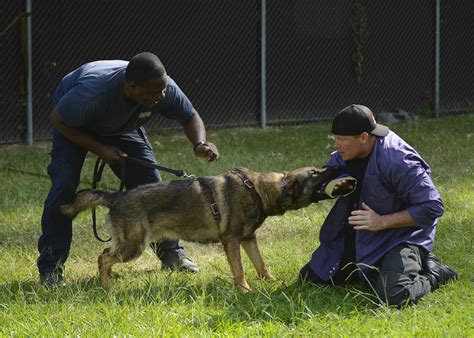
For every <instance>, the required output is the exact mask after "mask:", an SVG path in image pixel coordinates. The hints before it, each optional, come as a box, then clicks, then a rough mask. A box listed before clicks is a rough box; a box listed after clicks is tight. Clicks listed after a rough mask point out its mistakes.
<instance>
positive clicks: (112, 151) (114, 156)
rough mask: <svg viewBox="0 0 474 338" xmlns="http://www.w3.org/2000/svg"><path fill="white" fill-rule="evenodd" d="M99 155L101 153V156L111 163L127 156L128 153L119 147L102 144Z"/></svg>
mask: <svg viewBox="0 0 474 338" xmlns="http://www.w3.org/2000/svg"><path fill="white" fill-rule="evenodd" d="M97 155H99V157H100V158H101V159H103V160H104V161H105V162H107V164H109V165H111V164H116V163H117V162H119V161H120V160H121V159H122V158H125V157H127V154H125V153H124V152H123V151H121V150H120V149H119V148H117V147H114V146H109V145H105V144H104V145H102V147H101V148H100V152H98V154H97Z"/></svg>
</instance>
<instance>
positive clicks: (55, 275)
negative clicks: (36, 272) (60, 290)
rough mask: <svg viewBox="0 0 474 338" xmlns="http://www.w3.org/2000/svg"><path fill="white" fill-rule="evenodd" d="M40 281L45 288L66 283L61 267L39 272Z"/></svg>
mask: <svg viewBox="0 0 474 338" xmlns="http://www.w3.org/2000/svg"><path fill="white" fill-rule="evenodd" d="M40 282H41V284H43V285H44V286H45V287H47V288H54V287H58V286H64V285H66V283H65V282H64V278H63V271H62V269H55V270H52V271H48V272H43V273H40Z"/></svg>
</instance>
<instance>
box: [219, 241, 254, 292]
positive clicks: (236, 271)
mask: <svg viewBox="0 0 474 338" xmlns="http://www.w3.org/2000/svg"><path fill="white" fill-rule="evenodd" d="M221 242H222V245H223V246H224V251H225V254H226V256H227V261H228V262H229V265H230V270H231V272H232V275H233V276H234V284H235V285H236V286H237V288H238V289H239V291H240V292H241V293H247V292H248V291H251V290H250V287H249V285H248V283H247V280H246V279H245V272H244V267H243V265H242V258H241V256H240V243H239V240H238V239H237V238H236V237H234V236H221Z"/></svg>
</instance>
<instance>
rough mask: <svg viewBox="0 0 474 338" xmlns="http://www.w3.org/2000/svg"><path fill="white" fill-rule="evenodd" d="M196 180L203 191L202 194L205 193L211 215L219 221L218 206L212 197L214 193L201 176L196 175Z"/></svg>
mask: <svg viewBox="0 0 474 338" xmlns="http://www.w3.org/2000/svg"><path fill="white" fill-rule="evenodd" d="M197 180H198V182H199V186H200V187H201V190H202V191H203V192H204V195H206V198H207V201H208V202H209V204H210V205H211V211H212V215H213V216H214V219H215V220H218V221H220V220H221V212H220V211H219V207H218V206H217V202H216V199H215V198H214V194H213V192H212V190H211V188H209V186H208V185H207V184H206V183H204V180H203V179H202V178H201V177H198V179H197Z"/></svg>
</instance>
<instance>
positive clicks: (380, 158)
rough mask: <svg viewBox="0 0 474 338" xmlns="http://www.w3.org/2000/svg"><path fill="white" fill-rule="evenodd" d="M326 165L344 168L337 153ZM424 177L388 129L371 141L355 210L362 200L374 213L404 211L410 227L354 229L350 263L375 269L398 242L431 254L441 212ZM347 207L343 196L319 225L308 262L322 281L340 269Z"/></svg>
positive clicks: (425, 168)
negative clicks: (412, 222) (316, 242)
mask: <svg viewBox="0 0 474 338" xmlns="http://www.w3.org/2000/svg"><path fill="white" fill-rule="evenodd" d="M326 166H327V167H333V166H338V167H341V168H342V169H343V170H344V169H345V168H346V165H345V162H344V161H343V160H342V159H341V157H340V154H339V153H338V152H333V153H332V154H331V158H330V160H329V161H328V162H327V163H326ZM430 173H431V169H430V167H429V165H428V164H427V163H426V162H425V161H424V160H423V158H421V156H420V155H419V154H418V153H417V152H416V150H415V149H413V148H412V147H411V146H410V145H409V144H407V143H406V142H405V141H404V140H403V139H401V138H400V137H399V136H398V135H397V134H395V133H394V132H392V131H391V132H390V133H389V134H388V135H387V136H385V137H377V141H376V142H375V145H374V149H373V151H372V153H371V155H370V159H369V162H368V164H367V169H366V172H365V176H364V183H363V186H362V190H361V195H360V200H359V209H361V207H360V204H361V203H362V202H364V203H366V204H367V205H368V206H369V207H370V208H371V209H373V210H374V211H375V212H377V213H378V214H380V215H385V214H391V213H394V212H398V211H401V210H405V209H406V210H408V212H409V213H410V215H411V216H412V218H413V219H414V220H415V223H416V226H413V227H404V228H394V229H387V230H382V231H367V230H359V231H356V261H357V263H359V267H360V268H362V269H363V270H364V267H365V265H367V266H375V265H377V263H379V261H380V260H381V258H382V257H383V256H384V255H385V253H386V252H387V251H388V250H390V249H392V248H394V247H395V246H397V245H399V244H401V243H410V244H416V245H419V246H421V247H423V248H425V249H426V250H428V251H431V250H432V248H433V242H434V238H435V233H436V223H437V220H438V217H440V216H441V215H443V212H444V208H443V203H442V201H441V196H440V194H439V192H438V190H437V189H436V187H435V186H434V184H433V181H432V180H431V175H430ZM353 209H354V208H353V206H352V205H350V197H349V196H348V197H342V198H339V199H338V200H337V201H336V203H335V205H334V206H333V208H332V209H331V211H330V213H329V215H328V216H327V218H326V220H325V221H324V223H323V226H322V228H321V232H320V244H321V245H320V246H319V247H318V248H317V249H316V251H314V252H313V255H312V258H311V261H310V267H311V269H312V270H313V271H314V272H315V273H316V274H317V275H318V276H319V277H320V278H321V279H323V280H329V279H330V277H331V276H333V275H334V274H335V273H336V272H337V271H338V270H339V268H340V266H339V264H340V261H341V258H342V255H343V253H344V235H345V234H344V233H345V231H344V229H345V228H346V227H347V225H348V217H349V214H350V212H351V211H352V210H353Z"/></svg>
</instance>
